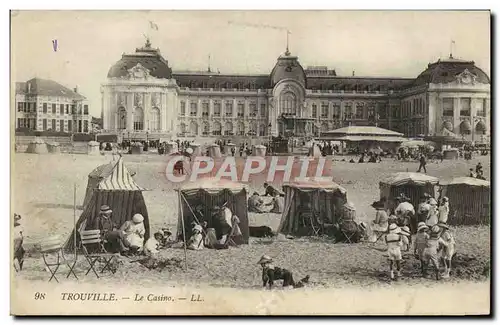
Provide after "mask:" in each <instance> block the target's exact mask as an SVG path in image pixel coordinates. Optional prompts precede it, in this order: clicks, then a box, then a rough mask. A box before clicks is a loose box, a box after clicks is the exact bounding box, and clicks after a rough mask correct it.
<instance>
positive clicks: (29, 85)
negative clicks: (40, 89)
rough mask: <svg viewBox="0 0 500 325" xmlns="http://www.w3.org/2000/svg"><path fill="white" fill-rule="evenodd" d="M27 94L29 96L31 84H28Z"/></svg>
mask: <svg viewBox="0 0 500 325" xmlns="http://www.w3.org/2000/svg"><path fill="white" fill-rule="evenodd" d="M28 94H31V82H28Z"/></svg>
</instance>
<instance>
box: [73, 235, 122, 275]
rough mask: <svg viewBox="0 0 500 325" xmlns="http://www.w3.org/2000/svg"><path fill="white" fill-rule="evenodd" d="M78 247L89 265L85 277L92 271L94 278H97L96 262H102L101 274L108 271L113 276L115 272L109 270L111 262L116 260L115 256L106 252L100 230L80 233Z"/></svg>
mask: <svg viewBox="0 0 500 325" xmlns="http://www.w3.org/2000/svg"><path fill="white" fill-rule="evenodd" d="M80 245H81V248H82V251H83V254H84V256H85V259H86V260H87V262H88V263H89V268H88V269H87V272H86V273H85V275H87V274H89V272H90V271H91V270H92V271H93V272H94V274H95V275H96V277H97V278H99V274H98V273H97V271H96V270H95V264H96V263H97V261H102V262H103V263H104V266H103V268H102V269H101V273H104V271H105V270H109V271H111V273H113V274H115V272H116V270H113V269H112V268H111V262H112V261H113V260H114V259H115V258H116V254H114V253H108V252H107V251H106V248H105V247H104V241H103V239H102V237H101V231H100V230H98V229H97V230H82V231H80Z"/></svg>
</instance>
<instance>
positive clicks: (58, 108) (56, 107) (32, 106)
mask: <svg viewBox="0 0 500 325" xmlns="http://www.w3.org/2000/svg"><path fill="white" fill-rule="evenodd" d="M69 108H70V105H69V104H51V106H50V109H49V106H48V104H47V103H43V105H42V112H43V113H45V114H47V113H49V112H50V113H52V114H57V113H59V114H60V115H64V114H69ZM17 111H18V112H24V113H36V103H34V102H17ZM71 114H82V107H81V106H78V109H77V106H76V105H75V104H73V105H71ZM88 114H89V105H83V115H88Z"/></svg>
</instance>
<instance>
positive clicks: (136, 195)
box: [64, 157, 150, 250]
mask: <svg viewBox="0 0 500 325" xmlns="http://www.w3.org/2000/svg"><path fill="white" fill-rule="evenodd" d="M101 172H103V173H104V172H106V175H107V176H105V177H102V178H101V179H100V180H99V182H98V183H97V185H96V186H95V187H92V191H91V194H90V198H89V199H88V202H87V203H86V204H84V208H83V212H82V214H81V215H80V218H79V219H78V221H77V222H76V230H77V231H80V230H88V229H93V228H94V222H95V218H96V217H97V216H98V214H99V210H100V208H101V206H102V205H108V206H109V207H110V208H111V210H113V213H112V218H113V221H114V222H115V223H116V225H117V227H120V226H121V225H123V223H125V221H127V220H132V217H133V215H134V214H136V213H140V214H142V216H143V217H144V227H145V229H146V234H145V239H146V240H147V239H148V238H149V234H150V229H149V216H148V210H147V207H146V203H145V201H144V197H143V195H142V192H143V191H146V189H145V188H143V187H141V186H139V185H137V183H136V182H135V181H134V179H133V178H132V176H131V175H130V172H129V171H128V169H127V168H126V167H125V165H124V164H123V159H122V158H121V157H120V158H118V160H116V161H113V162H111V163H110V164H109V165H107V166H106V167H105V168H102V170H101ZM100 175H104V174H100ZM95 179H99V178H97V177H96V178H95ZM89 181H90V177H89ZM87 194H89V192H88V191H87V193H86V195H87ZM86 199H87V198H86ZM73 235H74V232H72V233H71V235H70V238H69V239H68V241H67V242H66V244H65V245H64V247H65V249H68V250H71V249H73V245H74V244H73V243H74V239H73Z"/></svg>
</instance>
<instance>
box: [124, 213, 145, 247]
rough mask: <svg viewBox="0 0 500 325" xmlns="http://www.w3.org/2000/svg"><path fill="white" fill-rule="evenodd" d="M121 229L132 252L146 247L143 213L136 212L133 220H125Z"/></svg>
mask: <svg viewBox="0 0 500 325" xmlns="http://www.w3.org/2000/svg"><path fill="white" fill-rule="evenodd" d="M120 230H121V231H123V235H124V237H125V242H126V244H127V246H128V247H129V249H130V250H131V251H132V252H133V251H135V252H138V251H140V250H142V248H143V247H144V235H145V233H146V228H144V217H143V216H142V214H140V213H136V214H134V216H133V217H132V220H128V221H125V223H124V224H123V226H122V227H121V229H120Z"/></svg>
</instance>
